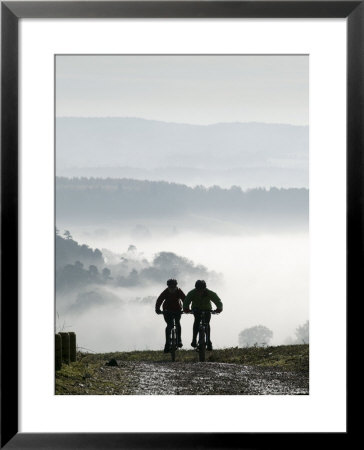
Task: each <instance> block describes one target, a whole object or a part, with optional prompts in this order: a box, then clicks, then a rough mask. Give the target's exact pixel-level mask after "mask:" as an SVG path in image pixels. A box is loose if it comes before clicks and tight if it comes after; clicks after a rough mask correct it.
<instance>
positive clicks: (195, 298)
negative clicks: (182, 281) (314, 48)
mask: <svg viewBox="0 0 364 450" xmlns="http://www.w3.org/2000/svg"><path fill="white" fill-rule="evenodd" d="M191 302H192V312H193V315H194V316H195V321H194V323H193V336H192V342H191V346H192V347H197V343H196V339H197V333H198V329H199V325H200V320H201V312H200V311H201V310H202V311H206V310H208V311H210V310H211V309H212V307H211V302H213V303H215V305H216V312H217V313H220V312H221V311H222V302H221V300H220V298H219V297H218V296H217V294H216V293H215V292H212V291H210V290H209V289H207V287H206V282H205V281H204V280H197V281H196V283H195V289H192V291H190V292H189V293H188V294H187V296H186V298H185V299H184V301H183V311H184V312H185V313H189V312H191V310H190V309H189V306H190V303H191ZM210 319H211V313H207V314H206V321H207V330H206V334H207V350H209V351H211V350H212V342H211V339H210V336H211V329H210Z"/></svg>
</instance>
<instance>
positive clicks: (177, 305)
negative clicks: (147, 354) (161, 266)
mask: <svg viewBox="0 0 364 450" xmlns="http://www.w3.org/2000/svg"><path fill="white" fill-rule="evenodd" d="M177 284H178V283H177V280H174V279H170V280H168V281H167V286H168V287H167V289H165V290H164V291H163V292H162V293H161V294H160V296H159V297H158V298H157V301H156V303H155V312H156V313H157V314H162V311H161V305H162V303H163V311H165V312H164V313H163V315H164V320H165V321H166V323H167V327H166V344H165V346H164V353H168V352H169V350H170V345H169V342H170V339H171V331H172V328H173V318H174V319H175V321H176V328H177V335H178V342H177V345H178V347H182V345H183V344H182V337H181V336H182V335H181V333H182V329H181V323H180V320H181V313H182V301H183V300H184V299H185V297H186V296H185V294H184V293H183V291H182V289H180V288H178V287H177Z"/></svg>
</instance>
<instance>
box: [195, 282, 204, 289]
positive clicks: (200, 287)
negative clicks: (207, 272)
mask: <svg viewBox="0 0 364 450" xmlns="http://www.w3.org/2000/svg"><path fill="white" fill-rule="evenodd" d="M195 288H196V289H206V282H205V281H204V280H197V281H196V283H195Z"/></svg>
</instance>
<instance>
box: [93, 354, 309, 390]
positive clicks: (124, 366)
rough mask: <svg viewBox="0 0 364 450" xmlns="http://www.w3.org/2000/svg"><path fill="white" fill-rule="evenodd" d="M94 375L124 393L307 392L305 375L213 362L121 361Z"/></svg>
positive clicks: (101, 368)
mask: <svg viewBox="0 0 364 450" xmlns="http://www.w3.org/2000/svg"><path fill="white" fill-rule="evenodd" d="M98 372H99V373H98V375H99V376H100V378H101V377H102V378H103V380H105V379H106V380H109V381H110V382H112V383H113V384H114V386H115V384H116V385H118V384H120V389H115V388H114V389H112V392H109V393H110V394H124V395H125V394H126V395H191V394H193V395H261V394H263V395H305V394H306V395H307V394H308V375H306V374H302V373H296V372H283V371H281V370H277V369H273V368H266V367H264V368H263V367H262V368H260V367H252V366H244V365H241V364H229V363H217V362H204V363H200V362H194V363H186V362H175V363H171V362H124V361H118V366H116V367H100V368H99V369H98Z"/></svg>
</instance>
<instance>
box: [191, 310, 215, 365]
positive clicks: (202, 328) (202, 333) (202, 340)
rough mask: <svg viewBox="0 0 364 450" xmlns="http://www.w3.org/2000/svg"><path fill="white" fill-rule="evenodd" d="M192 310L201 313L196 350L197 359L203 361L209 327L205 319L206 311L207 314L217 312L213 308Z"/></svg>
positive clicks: (208, 339) (208, 338)
mask: <svg viewBox="0 0 364 450" xmlns="http://www.w3.org/2000/svg"><path fill="white" fill-rule="evenodd" d="M192 312H199V313H201V317H200V324H199V329H198V335H199V339H198V345H197V347H196V351H197V352H198V354H199V360H200V361H201V362H204V361H205V353H206V346H207V343H208V342H209V341H210V327H209V323H208V322H207V321H206V313H209V314H218V313H217V312H216V311H213V310H195V311H192Z"/></svg>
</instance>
